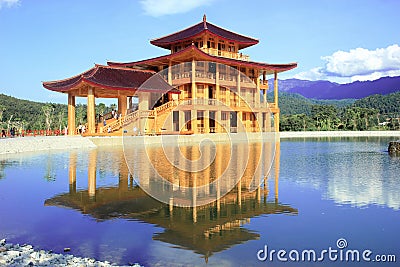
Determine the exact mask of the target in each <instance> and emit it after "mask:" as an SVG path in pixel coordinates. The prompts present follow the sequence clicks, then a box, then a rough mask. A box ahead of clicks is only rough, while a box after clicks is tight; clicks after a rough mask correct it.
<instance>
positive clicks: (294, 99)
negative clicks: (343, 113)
mask: <svg viewBox="0 0 400 267" xmlns="http://www.w3.org/2000/svg"><path fill="white" fill-rule="evenodd" d="M268 99H269V100H268V101H270V102H272V101H273V93H272V92H269V93H268ZM355 101H356V100H355V99H341V100H318V99H310V98H306V97H304V96H302V95H299V94H294V93H287V92H279V108H280V110H281V114H282V115H294V114H306V115H311V110H312V106H313V105H333V106H336V107H338V108H345V107H349V106H351V105H352V104H353V103H354V102H355Z"/></svg>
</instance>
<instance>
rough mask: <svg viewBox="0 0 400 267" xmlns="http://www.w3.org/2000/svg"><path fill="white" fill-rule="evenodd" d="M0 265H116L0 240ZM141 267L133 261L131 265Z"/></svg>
mask: <svg viewBox="0 0 400 267" xmlns="http://www.w3.org/2000/svg"><path fill="white" fill-rule="evenodd" d="M0 266H10V267H11V266H15V267H17V266H88V267H89V266H90V267H91V266H93V267H94V266H96V267H102V266H104V267H106V266H117V265H115V264H112V263H109V262H107V261H105V262H102V261H96V260H95V259H92V258H81V257H74V256H73V255H68V254H67V255H63V254H57V253H52V252H51V251H45V250H35V249H34V248H33V247H32V246H31V245H19V244H14V245H13V244H7V243H6V240H5V239H2V240H0ZM131 266H134V267H141V265H139V264H137V263H135V264H134V265H131Z"/></svg>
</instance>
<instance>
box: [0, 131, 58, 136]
mask: <svg viewBox="0 0 400 267" xmlns="http://www.w3.org/2000/svg"><path fill="white" fill-rule="evenodd" d="M5 134H6V136H7V137H11V132H10V131H8V132H7V131H6V132H5ZM1 135H2V136H1V137H4V135H3V133H2V134H1ZM58 135H65V131H60V130H22V131H18V130H16V131H15V134H14V136H15V137H24V136H58Z"/></svg>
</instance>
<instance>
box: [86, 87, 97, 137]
mask: <svg viewBox="0 0 400 267" xmlns="http://www.w3.org/2000/svg"><path fill="white" fill-rule="evenodd" d="M94 106H95V100H94V88H92V87H89V88H88V96H87V120H88V133H90V134H94V133H96V114H95V109H94Z"/></svg>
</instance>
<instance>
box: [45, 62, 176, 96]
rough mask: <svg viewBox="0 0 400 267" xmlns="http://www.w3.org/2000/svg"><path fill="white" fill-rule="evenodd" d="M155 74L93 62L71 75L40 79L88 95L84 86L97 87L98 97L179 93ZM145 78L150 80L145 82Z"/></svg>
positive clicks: (55, 88) (58, 89) (58, 88)
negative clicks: (48, 80)
mask: <svg viewBox="0 0 400 267" xmlns="http://www.w3.org/2000/svg"><path fill="white" fill-rule="evenodd" d="M154 75H155V72H153V71H147V70H137V69H131V68H120V67H110V66H102V65H95V67H93V68H91V69H90V70H87V71H85V72H83V73H81V74H79V75H76V76H74V77H71V78H67V79H64V80H57V81H50V82H43V87H45V88H46V89H48V90H51V91H56V92H61V93H69V92H72V91H76V92H75V93H74V95H77V96H85V95H87V88H88V87H93V88H96V89H98V90H96V92H97V97H115V96H116V95H119V94H128V95H133V94H134V93H136V92H137V91H142V92H156V93H165V92H172V93H180V91H179V90H177V89H174V88H172V87H171V86H170V85H169V84H168V83H167V82H166V81H165V80H164V79H163V78H162V77H160V76H154ZM150 77H152V79H150ZM149 79H150V80H149ZM148 80H149V81H151V82H149V83H146V81H148ZM79 92H80V93H79Z"/></svg>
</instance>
